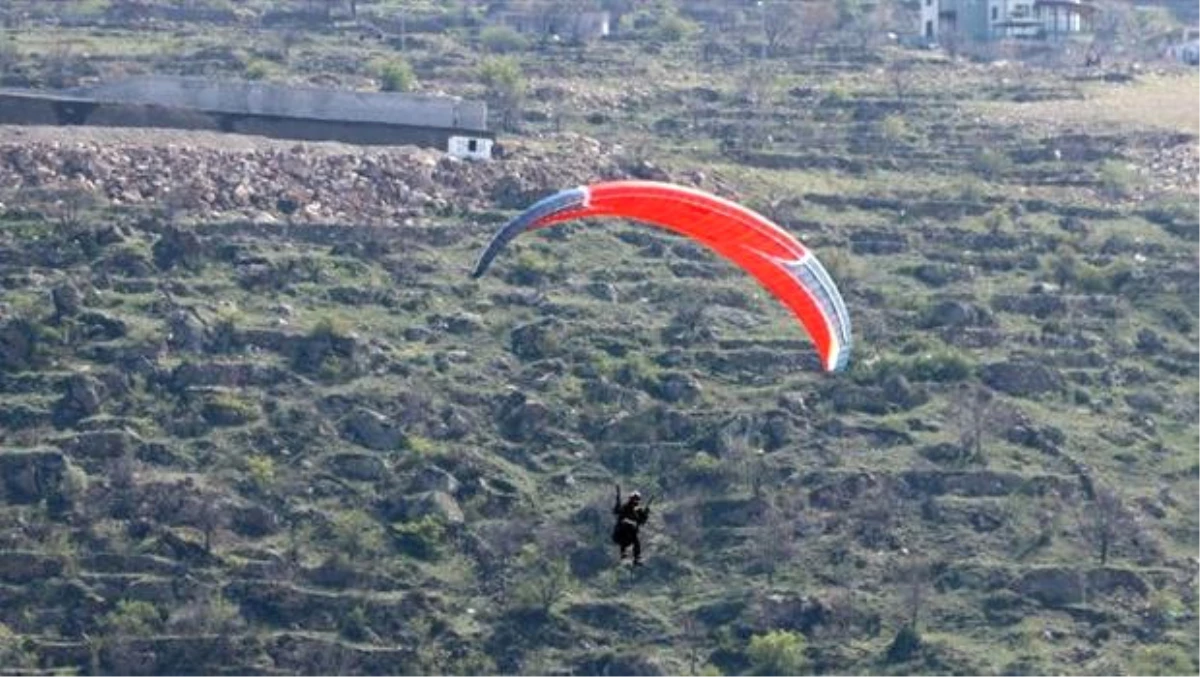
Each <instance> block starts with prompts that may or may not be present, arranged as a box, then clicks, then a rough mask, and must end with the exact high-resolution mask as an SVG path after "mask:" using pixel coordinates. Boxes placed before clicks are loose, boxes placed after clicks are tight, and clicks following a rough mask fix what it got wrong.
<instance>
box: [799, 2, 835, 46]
mask: <svg viewBox="0 0 1200 677" xmlns="http://www.w3.org/2000/svg"><path fill="white" fill-rule="evenodd" d="M799 12H800V40H801V41H803V42H804V44H805V45H806V46H807V47H808V51H809V53H810V54H813V53H815V52H816V51H817V47H818V46H820V43H821V40H822V39H823V38H824V37H825V36H826V35H828V34H829V32H830V31H832V30H833V29H834V28H835V27H837V22H838V13H837V9H836V8H835V7H834V3H833V2H832V1H831V0H820V1H817V2H805V3H801V4H800V9H799Z"/></svg>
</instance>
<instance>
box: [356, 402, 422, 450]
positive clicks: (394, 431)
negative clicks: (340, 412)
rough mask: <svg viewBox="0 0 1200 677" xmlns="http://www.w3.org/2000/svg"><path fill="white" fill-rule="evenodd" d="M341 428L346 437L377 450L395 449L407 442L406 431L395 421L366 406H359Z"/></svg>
mask: <svg viewBox="0 0 1200 677" xmlns="http://www.w3.org/2000/svg"><path fill="white" fill-rule="evenodd" d="M341 429H342V436H343V437H345V438H346V439H348V440H350V441H351V442H356V443H358V444H361V445H363V446H364V447H366V448H368V449H374V450H376V451H394V450H396V449H401V448H403V447H404V446H405V445H406V443H407V440H406V437H405V434H404V431H403V430H401V429H400V427H399V426H398V425H396V423H395V422H394V421H392V420H391V419H390V418H388V417H387V416H385V415H383V414H381V413H379V412H377V411H373V410H371V409H367V408H366V407H359V408H357V409H355V410H354V412H353V413H351V414H350V415H349V416H347V417H346V418H345V419H344V420H343V421H342V425H341Z"/></svg>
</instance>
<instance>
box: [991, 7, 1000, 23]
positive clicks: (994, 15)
mask: <svg viewBox="0 0 1200 677" xmlns="http://www.w3.org/2000/svg"><path fill="white" fill-rule="evenodd" d="M999 18H1000V8H999V7H993V8H992V21H996V20H997V19H999Z"/></svg>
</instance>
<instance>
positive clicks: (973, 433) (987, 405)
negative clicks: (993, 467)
mask: <svg viewBox="0 0 1200 677" xmlns="http://www.w3.org/2000/svg"><path fill="white" fill-rule="evenodd" d="M994 400H995V395H994V394H993V393H992V391H991V390H990V389H988V388H987V387H985V386H982V385H977V384H964V385H963V386H962V387H961V388H959V392H958V397H957V398H955V400H954V404H953V405H951V411H950V415H951V418H952V420H953V422H954V427H955V428H956V429H957V430H958V442H959V445H960V446H962V448H963V450H964V451H969V452H970V456H971V459H972V460H974V461H975V462H978V463H982V462H984V455H983V446H984V440H985V438H986V437H987V435H988V434H989V433H990V432H991V429H992V428H993V422H992V419H991V416H992V414H993V409H994V407H995V402H994Z"/></svg>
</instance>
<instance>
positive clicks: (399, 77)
mask: <svg viewBox="0 0 1200 677" xmlns="http://www.w3.org/2000/svg"><path fill="white" fill-rule="evenodd" d="M416 86H417V76H416V74H415V73H413V69H412V66H410V65H409V64H408V62H407V61H405V60H404V59H396V60H394V61H390V62H388V63H386V64H384V65H383V66H381V67H380V68H379V88H380V89H381V90H383V91H385V92H411V91H412V90H413V89H414V88H416Z"/></svg>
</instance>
